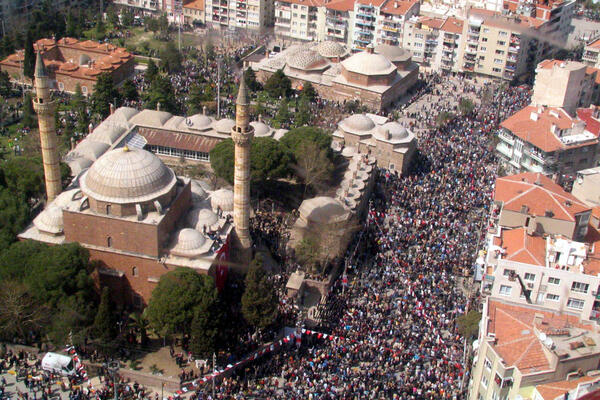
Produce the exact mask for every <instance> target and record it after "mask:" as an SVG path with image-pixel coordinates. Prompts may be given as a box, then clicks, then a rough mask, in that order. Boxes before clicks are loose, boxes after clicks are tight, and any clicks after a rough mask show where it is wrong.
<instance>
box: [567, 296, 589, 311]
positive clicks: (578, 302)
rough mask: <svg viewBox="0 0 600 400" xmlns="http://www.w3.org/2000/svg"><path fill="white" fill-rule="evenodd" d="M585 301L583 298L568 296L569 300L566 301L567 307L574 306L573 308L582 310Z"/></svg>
mask: <svg viewBox="0 0 600 400" xmlns="http://www.w3.org/2000/svg"><path fill="white" fill-rule="evenodd" d="M584 304H585V302H584V301H583V300H579V299H574V298H572V297H569V301H567V307H569V308H574V309H575V310H582V309H583V305H584Z"/></svg>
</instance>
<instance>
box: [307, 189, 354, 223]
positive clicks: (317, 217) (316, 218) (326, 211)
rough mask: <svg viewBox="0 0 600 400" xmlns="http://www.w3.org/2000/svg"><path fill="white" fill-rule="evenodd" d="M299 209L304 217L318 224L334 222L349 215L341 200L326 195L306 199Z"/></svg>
mask: <svg viewBox="0 0 600 400" xmlns="http://www.w3.org/2000/svg"><path fill="white" fill-rule="evenodd" d="M298 211H299V212H300V217H301V218H302V219H304V220H306V221H309V222H313V223H316V224H328V223H332V222H335V221H338V220H341V219H344V218H345V217H346V216H347V215H348V212H347V210H346V209H345V208H344V206H343V205H342V203H341V202H340V201H338V200H336V199H334V198H332V197H326V196H320V197H313V198H312V199H308V200H304V201H303V202H302V204H300V208H299V209H298Z"/></svg>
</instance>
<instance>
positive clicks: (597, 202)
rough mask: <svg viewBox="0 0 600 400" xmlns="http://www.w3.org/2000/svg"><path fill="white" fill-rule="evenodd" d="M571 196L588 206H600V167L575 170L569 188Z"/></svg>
mask: <svg viewBox="0 0 600 400" xmlns="http://www.w3.org/2000/svg"><path fill="white" fill-rule="evenodd" d="M571 193H573V196H575V197H577V198H578V199H579V200H581V201H583V202H584V203H585V204H587V205H588V206H590V207H595V208H597V207H599V206H600V167H594V168H589V169H584V170H581V171H579V172H577V178H576V179H575V182H573V189H571Z"/></svg>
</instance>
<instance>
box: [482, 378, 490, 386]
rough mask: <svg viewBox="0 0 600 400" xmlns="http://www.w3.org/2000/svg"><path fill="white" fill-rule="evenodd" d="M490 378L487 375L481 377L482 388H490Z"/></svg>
mask: <svg viewBox="0 0 600 400" xmlns="http://www.w3.org/2000/svg"><path fill="white" fill-rule="evenodd" d="M488 383H489V381H488V378H487V377H486V376H485V375H482V376H481V386H483V387H484V388H487V386H488Z"/></svg>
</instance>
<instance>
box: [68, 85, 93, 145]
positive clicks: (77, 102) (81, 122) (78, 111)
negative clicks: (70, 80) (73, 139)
mask: <svg viewBox="0 0 600 400" xmlns="http://www.w3.org/2000/svg"><path fill="white" fill-rule="evenodd" d="M71 106H72V108H73V111H74V112H75V116H76V118H75V119H76V124H75V130H76V132H78V133H80V134H84V133H87V131H88V126H89V124H90V117H89V115H88V113H87V101H86V99H85V97H84V96H83V93H82V92H81V86H80V85H79V83H77V84H76V85H75V93H74V94H73V97H71Z"/></svg>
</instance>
